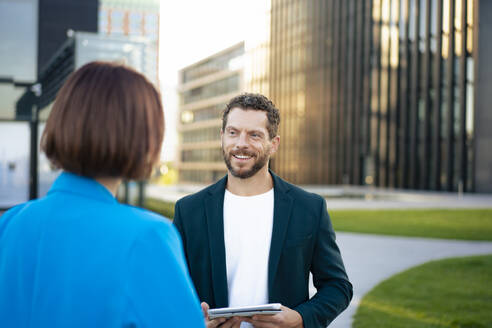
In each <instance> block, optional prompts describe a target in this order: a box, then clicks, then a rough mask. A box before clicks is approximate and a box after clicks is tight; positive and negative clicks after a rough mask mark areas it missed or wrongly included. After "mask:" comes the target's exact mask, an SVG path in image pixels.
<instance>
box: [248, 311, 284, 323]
mask: <svg viewBox="0 0 492 328" xmlns="http://www.w3.org/2000/svg"><path fill="white" fill-rule="evenodd" d="M281 315H282V313H278V314H274V315H267V314H256V315H254V316H253V317H252V318H251V319H252V320H253V321H256V322H273V323H275V322H279V321H280V317H279V316H281Z"/></svg>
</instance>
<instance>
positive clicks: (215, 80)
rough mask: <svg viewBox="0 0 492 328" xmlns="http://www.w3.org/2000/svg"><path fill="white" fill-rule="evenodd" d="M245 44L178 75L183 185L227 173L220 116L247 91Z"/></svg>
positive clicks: (202, 181)
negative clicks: (221, 138) (234, 100)
mask: <svg viewBox="0 0 492 328" xmlns="http://www.w3.org/2000/svg"><path fill="white" fill-rule="evenodd" d="M243 68H244V42H241V43H238V44H236V45H234V46H232V47H230V48H227V49H225V50H222V51H220V52H218V53H216V54H213V55H211V56H209V57H207V58H204V59H203V60H200V61H199V62H197V63H194V64H192V65H190V66H187V67H185V68H183V69H182V70H181V71H180V72H179V79H180V81H179V96H180V105H179V115H180V123H179V126H178V133H179V145H178V159H177V163H176V167H177V169H178V173H179V181H180V182H181V183H187V182H194V183H211V182H214V181H216V180H218V179H219V178H220V177H222V176H223V175H224V174H225V173H226V166H225V164H224V161H223V157H222V150H221V143H220V129H221V122H222V121H221V116H222V115H221V113H222V111H223V110H224V108H225V104H226V103H227V102H228V101H229V99H230V98H232V97H234V96H236V95H237V94H238V93H240V92H242V90H244V77H243Z"/></svg>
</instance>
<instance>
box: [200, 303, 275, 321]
mask: <svg viewBox="0 0 492 328" xmlns="http://www.w3.org/2000/svg"><path fill="white" fill-rule="evenodd" d="M280 306H281V305H280V303H272V304H263V305H253V306H238V307H227V308H219V309H211V310H208V317H209V318H210V320H212V319H216V318H229V317H251V316H253V315H255V314H271V315H273V314H277V313H279V312H282V310H281V309H280Z"/></svg>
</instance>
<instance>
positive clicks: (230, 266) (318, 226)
mask: <svg viewBox="0 0 492 328" xmlns="http://www.w3.org/2000/svg"><path fill="white" fill-rule="evenodd" d="M279 123H280V116H279V112H278V110H277V108H275V105H274V104H273V103H272V102H271V101H270V100H269V99H268V98H266V97H265V96H262V95H260V94H249V93H246V94H242V95H239V96H237V97H235V98H233V99H231V101H230V102H229V103H228V104H227V106H226V109H225V111H224V113H223V116H222V129H221V140H222V153H223V155H224V161H225V163H226V165H227V169H228V173H227V175H226V176H225V177H224V178H223V179H221V180H220V181H218V182H217V183H215V184H213V185H211V186H209V187H207V188H205V189H204V190H202V191H200V192H198V193H196V194H193V195H190V196H187V197H185V198H183V199H181V200H179V201H178V202H177V203H176V208H175V218H174V224H175V225H176V227H177V228H178V230H179V232H180V233H181V236H182V239H183V244H184V250H185V255H186V258H187V261H188V267H189V270H190V274H191V277H192V280H193V282H194V284H195V287H196V290H197V292H198V296H199V298H200V300H201V301H202V309H203V312H204V316H205V320H206V323H207V327H224V328H228V327H239V326H240V327H251V326H252V325H253V326H254V327H326V326H327V325H328V324H329V323H330V322H331V321H332V320H333V319H335V317H336V316H337V315H338V314H340V313H341V312H342V311H343V310H344V309H345V308H346V307H347V306H348V304H349V302H350V300H351V298H352V285H351V284H350V282H349V281H348V278H347V274H346V273H345V268H344V265H343V261H342V258H341V255H340V251H339V249H338V246H337V244H336V242H335V233H334V231H333V228H332V225H331V222H330V219H329V216H328V213H327V211H326V203H325V201H324V199H323V198H322V197H320V196H318V195H316V194H311V193H308V192H306V191H304V190H302V189H300V188H298V187H296V186H294V185H292V184H289V183H287V182H285V181H284V180H282V179H281V178H279V177H278V176H276V175H275V174H274V173H273V172H272V171H270V170H269V168H268V164H269V161H270V157H271V156H272V155H274V154H275V153H276V152H277V150H278V147H279V144H280V136H279V135H278V126H279ZM306 169H308V168H306ZM310 272H311V273H312V275H313V282H314V286H315V287H316V289H317V293H316V294H315V295H314V296H313V297H312V298H309V273H310ZM266 303H281V304H282V312H280V313H278V314H275V315H256V316H253V317H248V318H244V317H241V318H240V317H235V318H231V319H228V320H226V319H223V318H221V319H214V320H209V318H208V309H209V308H219V307H228V306H229V307H233V306H249V305H260V304H266Z"/></svg>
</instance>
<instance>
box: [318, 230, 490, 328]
mask: <svg viewBox="0 0 492 328" xmlns="http://www.w3.org/2000/svg"><path fill="white" fill-rule="evenodd" d="M337 242H338V245H339V246H340V250H341V252H342V256H343V259H344V262H345V267H346V269H347V273H348V275H349V278H350V280H351V282H352V284H353V285H354V298H353V299H352V303H351V304H350V306H349V307H348V308H347V310H345V311H344V312H343V313H342V314H341V315H340V316H339V317H338V318H337V319H335V321H333V323H332V324H331V325H330V328H331V327H335V328H350V327H351V325H352V316H353V315H354V314H355V311H356V309H357V305H358V304H359V302H360V300H361V298H362V297H363V296H364V295H365V294H366V293H367V292H369V291H370V290H371V289H372V288H373V287H374V286H376V285H377V284H378V283H380V282H381V281H383V280H385V279H387V278H389V277H391V276H393V275H394V274H396V273H398V272H401V271H403V270H406V269H408V268H411V267H414V266H416V265H419V264H422V263H425V262H428V261H431V260H436V259H442V258H447V257H458V256H468V255H479V254H492V242H480V241H458V240H445V239H429V238H413V237H390V236H379V235H365V234H356V233H345V232H338V233H337ZM310 291H311V293H314V292H315V289H314V287H311V290H310Z"/></svg>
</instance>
